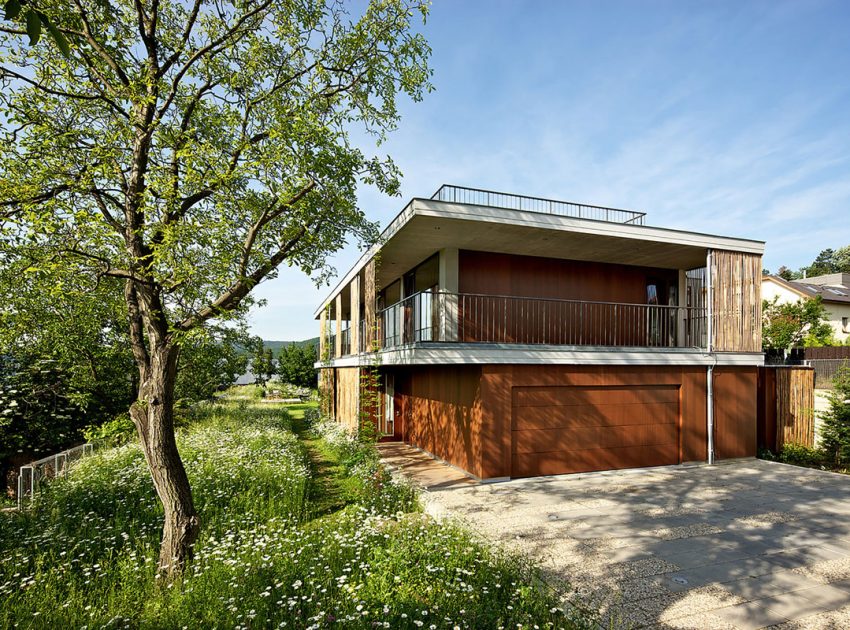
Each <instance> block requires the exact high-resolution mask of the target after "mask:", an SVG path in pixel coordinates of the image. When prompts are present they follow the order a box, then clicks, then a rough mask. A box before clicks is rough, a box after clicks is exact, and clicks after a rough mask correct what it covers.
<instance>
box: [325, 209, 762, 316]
mask: <svg viewBox="0 0 850 630" xmlns="http://www.w3.org/2000/svg"><path fill="white" fill-rule="evenodd" d="M443 248H457V249H468V250H478V251H488V252H496V253H503V254H517V255H523V256H541V257H547V258H562V259H569V260H585V261H595V262H606V263H617V264H625V265H636V266H645V267H661V268H668V269H691V268H696V267H703V266H705V263H706V253H707V251H708V250H709V249H719V250H730V251H737V252H745V253H750V254H758V255H761V254H763V253H764V242H762V241H753V240H749V239H740V238H730V237H725V236H716V235H711V234H701V233H698V232H686V231H682V230H671V229H666V228H657V227H649V226H643V225H632V224H624V223H611V222H607V221H596V220H592V219H577V218H573V217H566V216H560V215H554V214H545V213H539V212H526V211H520V210H508V209H504V208H493V207H489V206H478V205H471V204H459V203H448V202H443V201H433V200H430V199H413V200H412V201H411V202H410V203H409V204H408V205H407V206H406V207H405V209H404V210H403V211H402V212H401V213H400V214H399V215H398V216H397V217H396V218H395V219H393V221H392V222H391V223H390V224H389V226H387V228H386V230H384V232H383V234H382V237H381V241H380V242H379V244H378V245H375V246H373V247H372V248H371V249H369V250H368V251H366V252H365V253H364V254H363V255H362V256H361V257H360V260H358V262H357V264H355V265H354V266H353V267H352V268H351V270H349V272H348V273H347V274H346V275H345V276H344V277H343V278H342V279H341V280H340V281H339V282H338V283H337V285H336V286H335V287H334V289H333V290H332V291H331V293H330V294H329V295H328V297H327V298H325V300H324V301H323V302H322V304H321V305H320V306H319V308H318V309H316V312H315V314H314V316H315V317H318V316H319V314H320V313H321V311H322V308H323V307H324V305H325V304H327V303H328V302H329V301H330V300H332V299H333V298H334V297H335V296H336V294H337V293H339V292H340V291H341V290H343V289H344V288H345V287H346V286H347V285H348V284H349V283H350V282H351V280H352V278H353V277H354V276H355V275H356V274H358V273H360V270H361V269H362V268H363V267H364V266H365V265H366V264H367V263H368V262H369V260H371V258H372V257H373V256H374V255H375V254H376V253H377V252H378V251H379V250H380V251H381V265H380V268H379V270H378V277H377V285H378V290H380V289H381V288H383V287H384V286H385V285H386V284H387V283H389V282H392V281H393V280H395V279H396V278H398V277H399V276H400V275H401V274H403V273H404V272H406V271H408V270H409V269H411V268H412V267H414V266H415V265H417V264H418V263H420V262H422V261H423V260H424V259H426V258H427V257H428V256H431V255H432V254H433V253H434V252H435V251H438V250H440V249H443Z"/></svg>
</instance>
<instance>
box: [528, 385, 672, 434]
mask: <svg viewBox="0 0 850 630" xmlns="http://www.w3.org/2000/svg"><path fill="white" fill-rule="evenodd" d="M672 389H673V391H674V392H676V394H677V400H676V402H672V403H669V402H668V403H645V404H642V405H634V404H626V405H614V404H611V405H599V406H594V407H580V406H578V405H569V406H567V405H565V406H563V407H518V408H517V407H515V409H522V413H515V414H513V429H515V430H533V429H558V428H581V427H595V426H611V427H616V426H623V425H645V424H655V423H656V422H658V418H659V417H661V416H662V415H664V414H666V413H667V412H668V410H669V409H671V408H672V409H675V410H676V412H677V414H678V409H679V403H678V388H676V387H672ZM559 411H560V412H561V413H559Z"/></svg>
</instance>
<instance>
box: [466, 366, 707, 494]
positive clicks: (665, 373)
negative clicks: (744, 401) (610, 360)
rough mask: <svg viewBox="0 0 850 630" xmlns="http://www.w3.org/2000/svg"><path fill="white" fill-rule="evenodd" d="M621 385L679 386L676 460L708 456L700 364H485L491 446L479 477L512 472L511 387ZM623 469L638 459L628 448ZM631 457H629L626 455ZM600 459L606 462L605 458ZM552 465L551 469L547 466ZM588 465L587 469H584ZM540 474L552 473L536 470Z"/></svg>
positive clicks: (484, 387) (487, 436)
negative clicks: (678, 426) (678, 427)
mask: <svg viewBox="0 0 850 630" xmlns="http://www.w3.org/2000/svg"><path fill="white" fill-rule="evenodd" d="M563 385H573V386H584V387H594V386H595V387H599V386H605V387H611V386H614V387H623V386H635V385H640V386H647V385H650V386H657V385H668V386H669V385H672V386H675V387H676V388H677V389H678V390H679V392H680V393H679V396H680V403H679V404H680V409H681V414H680V417H679V418H678V422H679V423H680V426H681V429H680V432H679V434H680V438H679V444H678V445H676V446H677V449H674V450H677V452H676V453H675V455H676V459H677V461H678V459H679V458H680V459H681V461H685V462H688V461H705V459H706V433H705V429H706V369H705V368H704V367H698V366H570V365H513V366H510V365H508V366H484V367H483V373H482V378H481V388H482V394H483V395H482V403H483V405H482V413H483V421H482V430H483V431H484V432H485V435H483V436H482V441H483V442H484V443H485V444H488V445H490V447H489V448H486V449H485V451H484V452H483V453H482V471H483V474H482V477H503V476H510V474H511V472H510V471H511V468H512V466H513V463H512V456H511V433H512V431H511V417H512V408H511V407H512V404H511V403H512V397H511V388H512V387H554V386H563ZM624 452H625V453H627V455H625V457H626V460H625V461H626V464H627V465H622V466H620V465H616V466H615V465H612V466H611V468H623V467H625V468H627V467H630V466H632V465H639V464H631V463H629V462H633V461H637V460H636V459H634V457H633V455H630V454H628V452H627V451H624ZM661 452H663V453H664V456H663V458H662V459H665V461H668V460H669V456H668V455H669V452H670V449H669V448H665V449H661ZM629 458H631V459H629ZM601 461H607V460H605V459H603V460H601ZM550 470H551V468H550ZM587 470H589V469H587ZM539 474H552V473H551V472H550V473H539Z"/></svg>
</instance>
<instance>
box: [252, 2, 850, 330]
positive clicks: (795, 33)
mask: <svg viewBox="0 0 850 630" xmlns="http://www.w3.org/2000/svg"><path fill="white" fill-rule="evenodd" d="M423 32H424V33H425V35H426V36H427V37H428V39H429V41H430V44H431V47H432V48H433V57H432V63H431V65H432V67H433V69H434V79H433V82H434V85H435V86H436V91H435V92H434V93H432V94H430V95H429V96H427V97H426V99H425V101H424V102H422V103H417V104H414V103H409V102H405V103H403V104H402V108H401V110H402V114H403V119H402V122H401V126H400V129H399V130H398V131H396V132H395V133H394V134H393V135H392V136H391V137H390V139H389V141H388V142H386V143H385V144H384V145H383V146H382V147H380V151H381V152H382V153H389V154H390V155H392V157H393V159H394V160H395V161H396V162H397V163H398V165H399V166H400V168H401V170H402V172H403V173H404V181H403V186H402V198H388V197H381V196H380V195H377V194H376V193H375V192H374V191H372V190H368V189H364V190H363V191H362V194H361V196H360V201H361V206H362V207H363V208H364V210H365V211H366V213H367V215H368V216H369V217H370V218H371V219H373V220H377V221H380V223H381V226H382V227H383V226H385V225H386V224H387V222H388V221H389V220H391V219H392V218H393V217H394V216H395V215H396V214H397V213H398V212H399V211H400V210H401V208H402V207H403V206H404V204H405V203H406V200H407V199H409V198H411V197H417V196H430V195H431V194H432V193H433V192H434V191H435V190H436V189H437V188H438V187H439V185H440V184H442V183H455V184H460V185H467V186H472V187H479V188H492V189H496V190H501V191H505V192H518V193H523V194H528V195H538V196H543V197H550V198H556V199H565V200H570V201H578V202H585V203H591V204H599V205H605V206H614V207H622V208H630V209H636V210H641V211H644V212H647V213H648V217H647V223H648V224H649V225H658V226H664V227H676V228H683V229H689V230H695V231H701V232H710V233H718V234H727V235H731V236H742V237H748V238H755V239H760V240H765V241H767V251H766V254H765V260H764V264H765V266H766V267H768V268H769V269H771V270H774V271H775V270H776V269H777V268H778V267H779V266H780V265H782V264H785V265H788V266H790V267H792V268H797V267H800V266H802V265H805V264H808V263H809V262H811V260H812V259H813V258H814V257H815V256H816V255H817V253H818V252H819V251H821V250H822V249H824V248H827V247H832V248H837V247H841V246H843V245H847V244H850V2H847V1H846V0H840V1H837V2H826V1H824V2H817V1H802V0H798V1H795V2H777V1H771V2H742V1H740V0H738V1H735V2H717V1H711V2H702V3H697V2H693V1H686V2H682V1H681V0H679V1H676V2H651V1H641V2H638V1H636V0H635V1H631V2H622V3H619V2H605V3H599V2H590V1H588V2H560V1H555V0H551V1H542V0H538V1H532V0H529V1H527V2H519V0H517V1H514V2H508V1H496V0H487V1H481V2H479V1H473V0H435V1H434V4H433V6H432V11H431V15H430V16H429V19H428V23H427V24H426V25H425V27H423ZM357 256H358V252H357V249H356V247H354V246H353V245H349V246H348V247H346V248H345V249H344V250H343V251H342V252H341V253H340V254H339V255H337V256H336V257H335V258H334V259H333V265H334V267H335V268H336V269H337V271H338V272H339V273H344V272H345V271H346V270H347V269H348V267H349V266H350V265H351V264H352V263H353V262H354V261H355V260H356V258H357ZM327 292H328V288H327V287H326V286H323V287H321V288H317V287H316V286H315V284H314V283H313V282H312V281H311V280H310V279H309V278H307V277H306V276H305V275H304V274H303V273H301V272H299V271H298V270H294V269H284V270H282V271H281V273H280V275H279V277H278V278H277V279H275V280H271V281H269V282H266V283H264V284H262V285H261V286H260V287H258V289H257V294H258V296H259V297H261V298H264V299H265V300H266V301H267V305H266V306H265V307H262V308H256V309H255V310H254V312H253V313H252V315H251V328H252V331H253V332H254V333H255V334H258V335H260V336H262V337H263V338H265V339H278V340H292V339H304V338H308V337H313V336H315V335H316V334H318V333H317V331H318V323H317V322H315V321H314V320H313V319H312V313H313V311H314V309H315V308H316V307H317V306H318V303H319V302H320V301H321V299H322V298H323V297H324V296H325V295H326V294H327Z"/></svg>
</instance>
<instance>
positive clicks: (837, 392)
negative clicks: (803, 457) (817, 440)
mask: <svg viewBox="0 0 850 630" xmlns="http://www.w3.org/2000/svg"><path fill="white" fill-rule="evenodd" d="M833 385H834V389H833V391H831V392H830V393H829V410H828V411H827V412H826V413H825V414H824V416H823V429H822V437H821V443H822V445H823V448H824V451H825V452H826V454H827V457H828V458H829V461H830V462H832V463H833V464H835V465H837V466H847V465H848V463H850V368H848V367H841V368H840V369H839V370H838V373H837V374H836V375H835V378H834V379H833Z"/></svg>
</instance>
